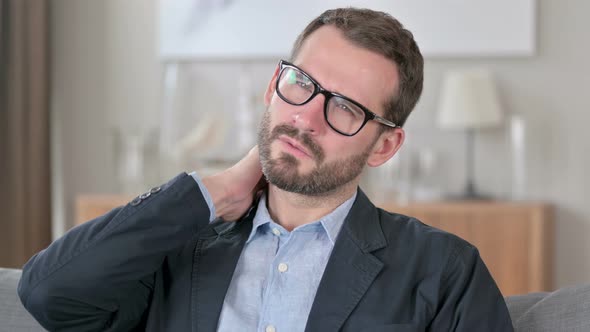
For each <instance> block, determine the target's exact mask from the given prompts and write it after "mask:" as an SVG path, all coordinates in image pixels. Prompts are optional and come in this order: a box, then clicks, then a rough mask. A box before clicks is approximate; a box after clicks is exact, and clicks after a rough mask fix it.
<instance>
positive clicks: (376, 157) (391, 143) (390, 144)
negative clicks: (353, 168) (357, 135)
mask: <svg viewBox="0 0 590 332" xmlns="http://www.w3.org/2000/svg"><path fill="white" fill-rule="evenodd" d="M405 137H406V133H405V132H404V130H403V129H402V128H395V129H393V130H388V131H386V132H384V133H383V134H381V136H380V137H379V138H378V139H377V143H376V144H375V146H374V147H373V150H372V151H371V154H370V155H369V159H368V160H367V165H369V166H370V167H377V166H380V165H382V164H383V163H385V162H386V161H388V160H389V159H390V158H391V157H393V156H394V155H395V153H396V152H397V151H398V150H399V148H401V146H402V144H403V143H404V139H405Z"/></svg>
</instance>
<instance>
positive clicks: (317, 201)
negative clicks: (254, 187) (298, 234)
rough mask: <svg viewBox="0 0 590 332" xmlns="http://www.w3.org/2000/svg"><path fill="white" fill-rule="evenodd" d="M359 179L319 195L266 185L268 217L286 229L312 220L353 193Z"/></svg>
mask: <svg viewBox="0 0 590 332" xmlns="http://www.w3.org/2000/svg"><path fill="white" fill-rule="evenodd" d="M358 182H359V179H355V180H353V181H351V182H350V183H347V184H345V185H343V186H342V187H341V188H338V189H336V190H334V191H332V192H329V193H326V194H324V195H321V196H307V195H302V194H296V193H292V192H287V191H284V190H282V189H279V188H277V187H276V186H274V185H269V187H268V197H267V205H268V206H267V208H268V212H269V214H270V217H271V218H272V219H273V220H274V221H275V222H276V223H278V224H279V225H281V226H283V227H284V228H285V229H286V230H288V231H292V230H293V229H294V228H296V227H298V226H301V225H305V224H308V223H311V222H314V221H316V220H318V219H320V218H322V217H323V216H325V215H327V214H329V213H330V212H332V211H334V210H335V209H336V208H337V207H338V206H340V205H341V204H342V203H344V202H345V201H346V200H347V199H349V198H350V197H352V195H354V193H355V191H356V189H357V186H358Z"/></svg>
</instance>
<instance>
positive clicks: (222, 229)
mask: <svg viewBox="0 0 590 332" xmlns="http://www.w3.org/2000/svg"><path fill="white" fill-rule="evenodd" d="M255 214H256V209H255V208H252V209H250V211H249V212H248V214H247V215H246V216H245V217H244V218H243V219H242V220H241V221H239V222H219V223H214V224H212V227H210V228H209V229H207V230H205V231H204V232H203V233H204V234H202V235H201V236H199V238H198V239H197V243H196V245H195V250H194V256H193V270H192V276H191V278H192V282H191V318H192V322H191V326H192V331H193V332H195V331H199V332H202V331H215V330H216V329H217V323H218V321H219V315H220V313H221V308H222V306H223V300H224V299H225V294H226V292H227V289H228V288H229V284H230V282H231V280H232V277H233V273H234V270H235V268H236V265H237V263H238V259H239V258H240V254H241V253H242V249H243V247H244V243H245V242H246V240H247V238H248V236H249V234H250V231H251V230H252V219H253V218H254V215H255Z"/></svg>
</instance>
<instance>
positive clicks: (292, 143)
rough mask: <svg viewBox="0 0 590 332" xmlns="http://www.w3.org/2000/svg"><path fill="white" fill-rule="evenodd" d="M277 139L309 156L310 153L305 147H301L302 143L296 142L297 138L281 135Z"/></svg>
mask: <svg viewBox="0 0 590 332" xmlns="http://www.w3.org/2000/svg"><path fill="white" fill-rule="evenodd" d="M279 140H280V141H281V142H283V143H285V144H287V145H289V146H290V147H292V148H293V149H296V150H298V151H299V152H301V153H303V154H305V155H306V156H308V157H311V153H310V152H309V151H307V149H306V148H304V147H303V145H301V144H300V143H299V142H297V140H295V139H293V138H291V137H288V136H284V135H281V136H280V137H279Z"/></svg>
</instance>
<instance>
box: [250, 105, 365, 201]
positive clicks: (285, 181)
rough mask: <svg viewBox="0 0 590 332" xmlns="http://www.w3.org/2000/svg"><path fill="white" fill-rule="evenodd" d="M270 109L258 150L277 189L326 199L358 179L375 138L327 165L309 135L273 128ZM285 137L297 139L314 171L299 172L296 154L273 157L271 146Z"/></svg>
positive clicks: (262, 125)
mask: <svg viewBox="0 0 590 332" xmlns="http://www.w3.org/2000/svg"><path fill="white" fill-rule="evenodd" d="M270 112H271V111H270V109H267V110H266V111H265V113H264V116H263V118H262V121H261V123H260V128H259V130H258V149H259V151H260V164H261V165H262V173H263V174H264V176H265V177H266V180H267V181H268V182H269V183H270V184H273V185H275V186H276V187H278V188H280V189H282V190H285V191H288V192H292V193H297V194H302V195H306V196H324V195H327V194H330V193H332V192H335V191H337V190H338V189H339V188H341V187H342V186H344V185H345V184H348V183H350V182H351V181H352V180H354V179H355V178H356V177H358V176H359V175H360V174H361V172H362V171H363V168H364V166H365V164H366V163H367V160H368V158H369V155H370V151H371V148H372V147H373V146H374V144H375V142H376V141H377V140H376V139H375V140H374V142H373V144H371V145H370V146H369V147H368V148H367V149H366V150H365V151H363V152H361V153H359V154H356V155H353V156H350V157H347V158H343V159H340V160H334V161H330V162H325V161H324V160H325V155H324V151H323V149H322V148H321V147H320V146H319V145H318V144H317V143H316V142H315V141H314V140H313V139H312V138H311V136H310V135H309V134H308V133H306V132H301V131H300V130H299V129H297V128H295V127H293V126H291V125H288V124H281V125H277V126H275V127H274V128H273V129H272V131H271V128H270ZM281 135H285V136H288V137H291V138H293V139H295V140H297V141H298V142H299V143H300V144H301V145H303V146H304V147H305V148H307V150H308V151H309V152H310V154H311V157H312V159H313V161H314V162H315V166H314V168H313V169H312V170H311V171H309V172H307V173H301V172H300V171H299V170H298V166H299V165H300V161H299V160H298V159H297V158H295V157H294V156H293V155H291V154H288V153H284V152H282V153H281V154H280V156H278V157H277V158H275V159H272V158H271V151H270V150H271V144H272V143H273V142H274V141H275V140H277V139H278V138H279V136H281Z"/></svg>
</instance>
